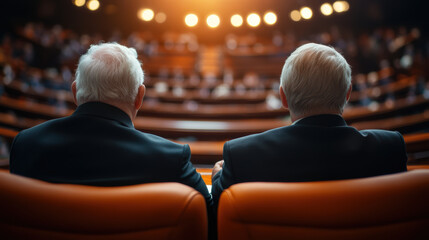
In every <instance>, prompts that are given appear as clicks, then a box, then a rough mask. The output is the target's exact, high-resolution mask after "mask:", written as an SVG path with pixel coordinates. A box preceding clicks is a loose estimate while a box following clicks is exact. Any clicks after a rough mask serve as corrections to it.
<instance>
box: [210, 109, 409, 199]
mask: <svg viewBox="0 0 429 240" xmlns="http://www.w3.org/2000/svg"><path fill="white" fill-rule="evenodd" d="M223 157H224V160H225V162H224V166H223V169H222V170H221V171H220V172H219V173H218V174H216V175H215V176H214V177H213V182H212V184H213V186H212V195H213V199H214V200H215V203H216V204H217V201H218V199H219V196H220V194H221V193H222V191H223V190H224V189H226V188H228V187H229V186H231V185H233V184H236V183H241V182H254V181H263V182H305V181H319V180H336V179H348V178H361V177H369V176H375V175H382V174H389V173H395V172H401V171H406V170H407V166H406V162H407V155H406V151H405V143H404V140H403V138H402V136H401V134H400V133H398V132H391V131H383V130H363V131H358V130H356V129H355V128H353V127H349V126H347V124H346V122H345V121H344V119H343V118H342V117H340V116H339V115H317V116H311V117H307V118H304V119H301V120H299V121H297V122H295V124H293V125H291V126H287V127H281V128H277V129H273V130H270V131H267V132H264V133H260V134H255V135H250V136H246V137H243V138H239V139H235V140H232V141H229V142H226V143H225V145H224V150H223Z"/></svg>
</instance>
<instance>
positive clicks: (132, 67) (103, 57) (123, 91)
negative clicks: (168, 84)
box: [10, 43, 212, 206]
mask: <svg viewBox="0 0 429 240" xmlns="http://www.w3.org/2000/svg"><path fill="white" fill-rule="evenodd" d="M143 80H144V76H143V70H142V68H141V63H140V62H139V60H138V59H137V52H136V51H135V50H134V49H133V48H127V47H125V46H122V45H119V44H117V43H104V44H99V45H92V46H91V48H90V49H89V50H88V52H87V53H86V54H84V55H83V56H82V57H81V58H80V61H79V65H78V68H77V70H76V80H75V81H74V82H73V83H72V87H71V88H72V92H73V96H74V99H75V102H76V103H77V105H78V107H77V109H76V111H75V112H74V113H73V114H72V115H71V116H68V117H65V118H60V119H54V120H51V121H47V122H45V123H43V124H40V125H38V126H35V127H33V128H30V129H26V130H23V131H21V132H20V133H19V134H18V135H17V136H16V137H15V139H14V142H13V144H12V148H11V153H10V171H11V172H12V173H15V174H19V175H22V176H27V177H32V178H37V179H41V180H45V181H49V182H55V183H72V184H85V185H96V186H120V185H131V184H139V183H149V182H179V183H183V184H186V185H188V186H191V187H193V188H195V189H196V190H198V191H199V192H200V193H201V194H202V195H203V196H204V197H205V198H206V201H207V204H208V206H210V205H211V204H212V200H211V196H210V194H209V192H208V190H207V187H206V185H205V184H204V182H203V180H202V178H201V176H200V174H198V173H197V172H196V171H195V168H194V167H193V165H192V164H191V162H190V158H191V154H190V148H189V146H188V145H180V144H176V143H173V142H171V141H168V140H166V139H163V138H161V137H158V136H155V135H152V134H148V133H143V132H140V131H138V130H136V129H135V128H134V125H133V122H132V120H133V119H134V118H135V117H136V115H137V111H138V110H139V108H140V107H141V105H142V100H143V96H144V94H145V86H144V85H143Z"/></svg>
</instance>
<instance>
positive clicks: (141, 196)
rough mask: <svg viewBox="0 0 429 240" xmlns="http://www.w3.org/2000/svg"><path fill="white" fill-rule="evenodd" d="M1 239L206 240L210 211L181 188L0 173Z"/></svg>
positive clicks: (191, 192)
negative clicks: (81, 182)
mask: <svg viewBox="0 0 429 240" xmlns="http://www.w3.org/2000/svg"><path fill="white" fill-rule="evenodd" d="M0 239H79V240H86V239H91V240H92V239H103V240H110V239H121V240H124V239H195V240H196V239H207V211H206V206H205V201H204V198H203V196H202V195H201V194H200V193H198V192H197V191H196V190H194V189H192V188H190V187H188V186H185V185H182V184H179V183H149V184H141V185H133V186H125V187H91V186H81V185H67V184H52V183H47V182H43V181H39V180H34V179H29V178H24V177H20V176H17V175H13V174H10V173H8V172H6V171H0Z"/></svg>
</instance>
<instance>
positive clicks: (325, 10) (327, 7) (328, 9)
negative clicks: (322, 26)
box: [320, 3, 334, 16]
mask: <svg viewBox="0 0 429 240" xmlns="http://www.w3.org/2000/svg"><path fill="white" fill-rule="evenodd" d="M333 11H334V10H333V9H332V6H331V4H329V3H324V4H322V6H320V12H322V14H323V15H325V16H329V15H331V14H332V12H333Z"/></svg>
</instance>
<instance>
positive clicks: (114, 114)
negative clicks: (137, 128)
mask: <svg viewBox="0 0 429 240" xmlns="http://www.w3.org/2000/svg"><path fill="white" fill-rule="evenodd" d="M79 115H90V116H95V117H100V118H105V119H110V120H114V121H117V122H120V123H121V124H122V125H125V126H127V127H134V125H133V122H132V121H131V119H130V117H129V116H128V115H127V114H126V113H125V112H124V111H122V110H121V109H119V108H117V107H114V106H112V105H109V104H107V103H102V102H87V103H84V104H81V105H79V106H78V107H77V108H76V111H75V112H74V113H73V116H79Z"/></svg>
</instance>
